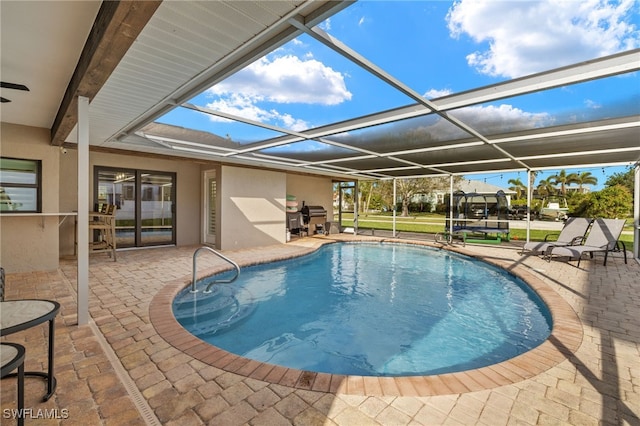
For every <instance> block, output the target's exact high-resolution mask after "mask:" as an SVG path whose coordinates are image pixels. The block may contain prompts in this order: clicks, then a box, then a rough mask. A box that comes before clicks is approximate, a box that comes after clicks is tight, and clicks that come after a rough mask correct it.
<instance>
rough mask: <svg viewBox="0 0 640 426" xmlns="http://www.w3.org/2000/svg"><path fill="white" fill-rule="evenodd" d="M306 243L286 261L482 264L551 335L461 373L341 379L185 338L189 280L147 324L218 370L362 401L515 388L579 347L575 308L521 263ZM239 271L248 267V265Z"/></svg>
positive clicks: (173, 286) (154, 309) (172, 288)
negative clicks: (179, 302) (334, 254)
mask: <svg viewBox="0 0 640 426" xmlns="http://www.w3.org/2000/svg"><path fill="white" fill-rule="evenodd" d="M309 241H312V242H311V243H310V244H307V242H306V241H303V242H302V243H301V244H300V245H298V247H299V248H300V250H299V252H295V251H292V255H291V256H288V257H285V258H293V257H298V256H300V255H305V254H308V253H311V252H313V251H315V250H317V249H318V248H320V247H321V246H322V245H324V244H326V243H332V242H336V241H351V242H354V241H365V242H366V241H378V242H393V243H402V244H413V245H421V246H428V247H435V248H439V249H444V250H450V251H453V252H456V253H460V254H463V255H467V256H471V257H473V258H476V259H480V260H483V261H485V262H487V263H490V264H492V265H494V266H497V267H499V268H501V269H504V270H506V271H508V272H509V273H512V274H513V275H515V276H517V277H519V278H520V279H522V280H523V281H524V282H525V283H526V284H527V285H528V286H529V287H530V288H531V289H532V290H533V291H535V292H536V293H537V294H538V295H539V296H540V298H541V299H542V300H543V301H544V303H545V304H546V305H547V307H548V308H549V310H550V312H551V316H552V320H553V328H552V331H551V334H550V336H549V337H548V338H547V339H546V340H545V341H544V342H543V343H542V344H540V345H539V346H537V347H535V348H533V349H531V350H529V351H527V352H525V353H523V354H521V355H518V356H516V357H514V358H511V359H509V360H506V361H502V362H500V363H498V364H493V365H490V366H486V367H481V368H478V369H474V370H467V371H463V372H456V373H446V374H438V375H431V376H404V377H374V376H343V375H337V374H328V373H316V372H310V371H304V370H297V369H292V368H287V367H282V366H278V365H274V364H268V363H263V362H259V361H255V360H251V359H248V358H244V357H241V356H238V355H235V354H232V353H230V352H227V351H225V350H222V349H220V348H217V347H215V346H213V345H211V344H209V343H207V342H205V341H203V340H201V339H199V338H197V337H196V336H194V335H192V334H191V333H189V332H188V331H187V330H186V329H184V328H183V327H182V326H181V325H180V324H179V323H178V321H177V320H176V319H175V317H174V315H173V310H172V303H173V300H174V298H175V296H176V295H177V294H178V292H179V291H180V290H182V289H183V288H185V287H186V286H188V285H189V284H190V283H189V281H190V278H189V277H185V278H181V279H177V280H174V281H171V282H169V283H167V284H166V285H165V286H164V287H163V288H162V289H161V290H160V291H159V292H158V293H157V294H156V295H155V296H154V297H153V299H152V300H151V303H150V305H149V318H150V321H151V324H152V325H153V327H154V328H155V329H156V332H157V333H158V335H160V336H161V337H162V338H163V339H164V340H165V341H166V342H167V343H168V344H170V345H171V346H173V347H174V348H175V349H177V350H179V351H181V352H184V353H186V354H188V355H189V356H191V357H193V358H194V359H197V360H199V361H201V362H203V363H205V364H207V365H211V366H213V367H216V368H219V369H221V370H224V371H227V372H231V373H235V374H239V375H242V376H244V377H248V378H252V379H255V380H260V381H265V382H268V383H273V384H278V385H282V386H287V387H291V388H295V389H304V390H310V391H320V392H329V393H341V394H350V395H363V396H364V395H366V396H418V397H421V396H435V395H450V394H458V393H466V392H472V391H479V390H486V389H493V388H496V387H499V386H504V385H509V384H513V383H518V382H521V381H523V380H526V379H529V378H531V377H534V376H537V375H539V374H541V373H543V372H545V371H547V370H548V369H550V368H552V367H554V366H556V365H558V364H560V363H561V362H562V361H564V360H566V359H567V357H568V356H571V355H573V354H574V353H575V352H576V351H577V349H578V348H579V347H580V345H581V343H582V339H583V329H582V324H581V322H580V321H579V319H578V315H577V314H576V313H575V311H574V310H573V308H572V307H571V306H570V305H569V303H568V302H567V301H566V300H564V299H563V298H562V297H561V296H560V295H559V294H558V293H556V292H555V291H554V290H553V289H552V288H550V287H549V286H548V285H547V284H545V283H544V282H543V281H542V280H541V279H540V278H538V277H536V276H535V274H533V273H532V272H530V271H528V270H527V269H526V268H525V267H524V266H523V265H522V264H521V263H520V262H514V261H513V260H511V259H510V260H509V261H506V260H505V259H501V258H496V257H493V256H483V255H479V254H478V253H474V252H471V251H469V250H467V249H465V248H463V247H457V246H454V247H451V246H443V245H442V244H438V243H430V242H425V241H414V240H402V239H389V238H374V237H366V238H361V237H356V238H353V237H352V238H348V239H344V238H336V237H324V238H313V239H309ZM292 246H294V245H292ZM274 260H284V259H283V258H282V256H280V257H279V258H277V259H275V258H274V259H269V260H264V259H263V260H261V261H259V262H253V263H251V264H255V263H262V262H265V261H274ZM241 266H248V264H245V265H241ZM222 269H224V268H223V267H220V268H211V269H210V270H206V271H204V273H206V274H212V273H216V272H220V270H222Z"/></svg>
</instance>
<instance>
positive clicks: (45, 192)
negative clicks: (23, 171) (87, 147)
mask: <svg viewBox="0 0 640 426" xmlns="http://www.w3.org/2000/svg"><path fill="white" fill-rule="evenodd" d="M0 126H1V127H0V153H1V154H2V156H3V157H14V158H24V159H29V160H41V161H42V212H43V213H58V212H60V211H62V210H60V209H59V204H58V203H59V201H58V193H59V181H58V175H59V172H60V161H59V160H60V155H61V152H60V149H59V148H58V147H53V146H51V145H50V143H49V140H50V136H49V130H48V129H42V128H37V127H28V126H21V125H17V124H8V123H1V124H0ZM60 219H62V218H59V217H58V216H29V217H15V216H14V217H11V215H10V214H3V215H2V217H1V218H0V240H1V243H0V265H2V267H4V268H5V270H6V271H7V272H26V271H50V270H55V269H57V268H58V259H59V256H58V221H59V220H60ZM69 219H71V220H70V222H72V223H73V219H72V218H68V219H67V221H69Z"/></svg>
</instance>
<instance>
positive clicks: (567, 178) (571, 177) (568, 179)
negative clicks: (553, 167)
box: [549, 169, 578, 197]
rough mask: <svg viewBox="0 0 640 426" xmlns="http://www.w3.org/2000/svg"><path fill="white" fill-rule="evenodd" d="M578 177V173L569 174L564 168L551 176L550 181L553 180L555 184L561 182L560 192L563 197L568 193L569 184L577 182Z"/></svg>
mask: <svg viewBox="0 0 640 426" xmlns="http://www.w3.org/2000/svg"><path fill="white" fill-rule="evenodd" d="M577 179H578V175H577V174H576V173H569V174H567V172H566V170H564V169H562V170H560V173H557V174H555V175H553V176H549V181H551V182H553V184H554V185H558V184H560V193H561V194H562V196H563V197H564V196H565V195H567V185H571V184H572V183H575V182H577Z"/></svg>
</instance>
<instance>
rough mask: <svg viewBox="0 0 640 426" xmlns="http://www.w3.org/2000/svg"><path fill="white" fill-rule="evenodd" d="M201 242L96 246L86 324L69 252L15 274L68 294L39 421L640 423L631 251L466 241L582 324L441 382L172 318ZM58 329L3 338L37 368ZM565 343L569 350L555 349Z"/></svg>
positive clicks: (282, 248) (285, 252) (296, 246)
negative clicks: (601, 254) (228, 339)
mask: <svg viewBox="0 0 640 426" xmlns="http://www.w3.org/2000/svg"><path fill="white" fill-rule="evenodd" d="M339 237H340V238H349V237H347V236H339ZM319 240H320V238H317V237H312V238H303V239H299V240H296V241H294V242H292V243H289V244H286V245H276V246H270V247H263V248H259V249H250V250H239V251H228V252H225V255H227V256H229V257H230V258H232V259H234V260H235V261H236V262H238V263H240V264H247V263H254V262H260V261H264V260H267V259H282V258H288V257H291V256H295V255H298V254H300V253H304V252H308V251H311V250H313V249H315V247H317V245H318V242H319ZM194 250H195V247H177V248H176V247H169V248H156V249H145V250H131V251H120V252H119V253H118V261H117V262H113V261H112V260H110V259H109V258H108V257H106V255H93V256H92V257H91V259H90V283H89V287H90V299H89V305H90V306H89V309H90V314H91V319H92V320H91V324H90V325H87V326H77V325H75V324H76V294H75V274H76V266H75V260H73V259H67V260H62V261H61V266H60V269H59V270H58V271H52V272H37V273H14V274H8V276H7V294H6V298H7V299H8V300H11V299H19V298H47V299H55V300H57V301H58V302H60V303H61V305H62V310H61V314H60V315H59V317H58V320H57V323H56V376H57V379H58V388H57V391H56V394H55V396H54V397H53V398H52V399H51V400H50V401H48V402H47V403H42V402H41V401H40V397H41V395H42V393H43V390H44V387H45V384H44V381H42V380H38V379H33V378H29V379H27V380H26V389H25V406H26V407H27V408H28V409H30V411H29V412H27V422H26V423H27V424H38V425H40V424H62V425H73V424H79V425H100V424H105V425H121V424H133V425H135V424H140V425H142V424H154V423H156V424H158V423H159V424H166V425H192V424H193V425H198V424H211V425H236V424H237V425H240V424H250V425H280V424H282V425H290V424H296V425H324V424H326V425H358V426H359V425H366V424H382V425H404V424H412V425H439V424H452V425H468V424H485V425H492V426H493V425H511V424H524V425H527V424H531V425H533V424H567V425H569V424H570V425H590V424H594V425H596V424H605V425H608V424H611V425H619V424H627V425H638V424H640V265H638V263H637V262H636V261H634V260H630V261H629V264H628V265H625V264H624V263H623V261H622V259H621V258H620V257H619V255H618V256H616V257H614V258H613V259H610V260H609V261H608V262H607V266H606V267H605V266H603V265H602V258H596V260H595V261H583V262H582V263H581V265H580V266H581V269H578V268H576V267H575V266H573V263H572V264H571V265H569V264H567V263H566V262H558V261H552V262H551V263H547V262H546V261H543V260H542V259H540V258H538V257H534V256H524V257H521V256H520V255H519V254H518V252H517V251H516V250H515V249H514V247H507V246H491V247H486V246H477V245H467V246H466V247H465V248H464V250H467V251H468V252H469V253H471V254H473V255H476V256H481V257H484V258H485V259H487V260H489V261H492V262H495V263H500V264H502V265H503V267H506V268H507V269H510V270H512V271H516V270H518V271H520V273H521V274H525V275H526V274H529V275H530V276H531V279H532V280H533V281H536V282H538V283H542V287H541V290H540V289H539V291H542V292H548V293H549V295H550V297H552V298H553V297H558V298H560V299H559V300H557V302H558V303H557V304H558V305H559V307H560V308H561V309H559V310H560V311H565V313H566V314H567V318H569V319H571V318H572V317H573V318H576V320H577V322H576V324H578V329H571V323H568V324H569V326H568V327H569V328H567V329H564V330H560V334H558V336H557V337H556V336H555V335H554V336H552V337H551V338H550V339H549V340H548V343H547V344H546V347H545V348H541V350H542V351H543V352H541V353H540V354H538V355H536V356H537V358H530V359H528V360H526V359H525V361H523V362H520V363H513V364H510V366H497V367H495V368H494V369H492V370H491V371H490V372H485V373H482V372H480V373H478V371H477V370H476V371H472V372H467V373H462V375H461V376H459V377H457V378H455V379H454V380H450V379H451V378H446V379H445V380H441V381H440V383H441V385H442V386H443V388H441V389H436V390H434V388H433V386H434V383H436V382H431V383H429V382H427V381H424V380H420V379H413V380H411V381H409V380H400V381H397V380H393V381H388V380H380V381H378V380H374V381H370V380H360V379H359V378H354V379H348V380H339V379H338V378H331V377H329V378H327V377H325V376H320V375H319V376H308V377H301V376H300V375H299V374H298V375H296V372H295V371H293V372H292V371H287V370H286V369H282V368H272V367H269V366H265V365H262V364H260V363H255V362H253V361H250V362H246V361H244V360H243V359H238V358H237V357H229V356H228V355H226V353H219V351H215V350H213V349H211V348H209V347H204V346H199V344H198V341H197V339H195V340H194V339H191V338H190V337H189V336H186V337H185V335H184V333H183V331H182V330H172V329H171V327H172V326H171V319H172V315H171V313H170V312H167V313H166V318H164V317H163V315H162V309H164V308H166V300H165V301H163V300H162V299H163V298H164V297H165V296H166V297H169V299H167V300H170V297H171V294H172V292H173V289H174V288H175V287H176V286H179V285H184V284H186V283H187V282H188V281H189V280H190V274H191V267H192V265H191V262H192V255H193V252H194ZM198 263H199V267H200V269H201V270H202V271H203V272H204V273H207V272H210V271H214V270H218V269H220V268H222V267H224V264H223V262H222V261H221V260H219V259H217V258H214V257H213V256H200V257H199V258H198ZM180 283H183V284H180ZM163 294H164V296H163ZM554 315H555V314H554ZM560 315H564V314H560ZM554 319H555V317H554ZM167 324H169V328H167ZM558 328H563V327H558ZM580 329H581V330H580ZM580 332H581V333H580ZM45 335H46V328H45V327H44V326H42V327H36V328H33V329H30V330H28V331H24V332H21V333H16V334H13V335H11V336H7V337H6V338H3V340H8V341H12V342H16V343H21V344H24V345H25V346H26V348H27V362H26V368H27V369H28V370H37V369H41V368H43V365H46V347H45V345H44V342H45V340H44V339H45ZM574 335H575V336H579V337H575V338H572V336H574ZM557 353H564V354H567V355H566V356H564V357H561V358H560V359H557V360H556V361H554V362H549V361H548V359H549V357H552V358H553V356H555V355H557ZM554 354H555V355H554ZM114 355H115V356H114ZM225 356H226V357H227V359H226V360H222V359H223V358H224V357H225ZM540 364H542V365H540ZM546 364H548V365H546ZM214 365H216V366H214ZM218 367H223V368H225V369H226V370H231V371H234V372H231V371H225V370H224V369H222V368H218ZM1 385H2V391H1V400H0V401H1V407H2V413H3V417H2V424H3V425H5V424H12V423H13V424H15V423H14V421H13V420H12V419H11V418H10V417H11V412H10V410H11V409H13V408H15V400H16V395H15V379H3V380H2V382H1ZM420 389H422V390H423V391H420ZM463 389H469V390H468V391H464V390H463ZM454 392H460V393H454ZM408 395H410V396H408ZM416 395H418V396H416ZM427 395H430V396H427ZM45 417H57V418H51V419H46V418H45Z"/></svg>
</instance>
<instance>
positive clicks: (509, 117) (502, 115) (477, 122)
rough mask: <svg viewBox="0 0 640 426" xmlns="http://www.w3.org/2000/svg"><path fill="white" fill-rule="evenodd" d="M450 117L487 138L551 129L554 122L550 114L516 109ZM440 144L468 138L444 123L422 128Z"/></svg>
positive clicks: (466, 111) (482, 109)
mask: <svg viewBox="0 0 640 426" xmlns="http://www.w3.org/2000/svg"><path fill="white" fill-rule="evenodd" d="M449 114H451V116H453V117H455V118H457V119H458V120H460V121H462V122H464V123H466V124H467V125H469V126H470V127H471V128H473V129H475V130H477V131H479V132H480V133H484V134H500V133H507V132H511V131H517V130H524V129H534V128H539V127H544V126H549V125H551V124H552V122H553V118H552V117H551V116H550V115H549V114H547V113H531V112H526V111H523V110H521V109H519V108H515V107H514V106H513V105H508V104H502V105H497V106H494V105H488V106H471V107H466V108H461V109H459V110H455V111H451V112H450V113H449ZM423 131H427V132H428V133H430V134H431V135H432V137H433V138H434V139H437V140H451V139H458V138H463V137H466V136H468V135H467V134H466V132H464V131H462V130H460V129H459V128H457V127H456V126H454V125H452V124H451V123H449V122H448V121H446V120H444V119H438V120H437V121H435V123H434V124H432V125H429V126H427V127H424V128H423Z"/></svg>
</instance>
